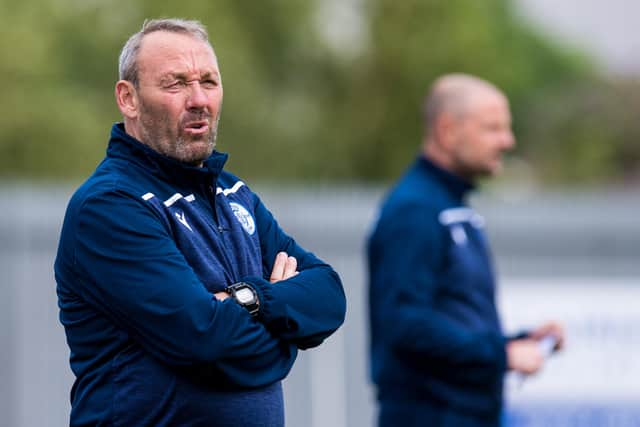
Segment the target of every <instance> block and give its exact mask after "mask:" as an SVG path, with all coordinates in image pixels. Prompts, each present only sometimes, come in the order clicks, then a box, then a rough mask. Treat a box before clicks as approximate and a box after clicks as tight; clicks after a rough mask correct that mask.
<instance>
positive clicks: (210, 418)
mask: <svg viewBox="0 0 640 427" xmlns="http://www.w3.org/2000/svg"><path fill="white" fill-rule="evenodd" d="M115 94H116V101H117V104H118V107H119V109H120V112H121V113H122V115H123V117H124V123H117V124H115V125H114V126H113V128H112V130H111V139H110V141H109V147H108V150H107V156H106V158H105V159H104V161H103V162H102V163H101V164H100V165H99V166H98V168H97V170H96V171H95V173H94V174H93V175H92V176H91V177H90V178H89V179H88V180H87V181H86V182H85V183H84V184H83V185H82V186H81V187H80V189H78V191H77V192H76V193H75V194H74V195H73V197H72V199H71V201H70V203H69V206H68V208H67V212H66V216H65V220H64V225H63V228H62V234H61V237H60V245H59V249H58V256H57V259H56V262H55V275H56V280H57V284H58V286H57V293H58V301H59V307H60V320H61V322H62V324H63V325H64V327H65V332H66V335H67V341H68V344H69V347H70V349H71V369H72V371H73V373H74V374H75V376H76V381H75V383H74V385H73V388H72V390H71V406H72V409H71V425H72V426H96V425H122V426H131V427H133V426H155V427H157V426H194V427H195V426H202V427H211V426H244V427H249V426H271V427H281V426H283V425H284V410H283V395H282V387H281V383H280V381H281V380H282V379H283V378H284V377H285V376H286V375H287V374H288V372H289V370H290V369H291V367H292V365H293V363H294V361H295V359H296V355H297V351H298V349H306V348H310V347H315V346H317V345H319V344H320V343H321V342H322V341H323V340H324V339H325V338H327V337H328V336H329V335H330V334H331V333H333V332H334V331H335V330H336V329H337V328H338V327H339V326H340V324H341V323H342V322H343V320H344V315H345V296H344V292H343V289H342V284H341V282H340V279H339V277H338V275H337V274H336V273H335V271H334V270H333V269H332V268H331V267H330V266H329V265H327V264H325V263H324V262H322V261H321V260H319V259H318V258H316V257H315V256H314V255H313V254H311V253H310V252H307V251H305V250H304V249H302V248H301V247H300V246H298V245H297V244H296V242H295V241H294V240H293V239H292V238H291V237H289V236H288V235H286V234H285V233H284V232H283V231H282V230H281V229H280V227H279V226H278V224H277V223H276V221H275V219H274V218H273V216H272V215H271V213H270V212H269V211H268V210H267V208H266V207H265V206H264V205H263V204H262V202H261V201H260V199H259V198H258V196H257V195H256V194H255V193H253V192H252V191H251V190H250V189H249V188H248V187H247V186H246V185H245V184H244V183H243V182H242V181H240V180H239V179H238V178H237V177H235V176H233V175H231V174H230V173H228V172H226V171H224V170H223V165H224V163H225V161H226V159H227V155H225V154H221V153H219V152H217V151H214V147H215V137H216V132H217V125H218V118H219V117H220V109H221V105H222V82H221V76H220V70H219V68H218V63H217V59H216V56H215V53H214V51H213V48H212V47H211V45H210V44H209V41H208V36H207V33H206V30H205V29H204V28H203V27H202V25H201V24H199V23H198V22H195V21H183V20H175V19H167V20H154V21H149V22H146V23H145V24H144V26H143V28H142V30H141V31H140V32H138V33H136V34H134V35H133V36H132V37H131V38H130V39H129V40H128V41H127V43H126V44H125V46H124V48H123V49H122V52H121V55H120V80H119V81H118V82H117V83H116V88H115Z"/></svg>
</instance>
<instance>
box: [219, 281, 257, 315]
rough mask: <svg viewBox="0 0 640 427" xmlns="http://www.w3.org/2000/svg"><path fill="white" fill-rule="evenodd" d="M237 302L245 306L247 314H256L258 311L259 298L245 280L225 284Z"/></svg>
mask: <svg viewBox="0 0 640 427" xmlns="http://www.w3.org/2000/svg"><path fill="white" fill-rule="evenodd" d="M225 292H227V293H228V294H229V295H230V296H231V297H232V298H233V299H235V300H236V302H237V303H238V304H240V305H241V306H242V307H244V308H246V309H247V311H248V312H249V314H251V315H252V316H257V315H258V312H259V311H260V300H259V299H258V293H257V292H256V290H255V289H253V286H252V285H250V284H249V283H246V282H238V283H234V284H233V285H229V286H227V288H226V289H225Z"/></svg>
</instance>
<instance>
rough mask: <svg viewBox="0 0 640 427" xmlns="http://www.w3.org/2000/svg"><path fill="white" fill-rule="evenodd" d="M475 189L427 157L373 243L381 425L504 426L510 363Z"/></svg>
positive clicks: (400, 190)
mask: <svg viewBox="0 0 640 427" xmlns="http://www.w3.org/2000/svg"><path fill="white" fill-rule="evenodd" d="M470 189H471V186H470V185H469V184H467V183H466V182H464V181H462V180H461V179H459V178H458V177H456V176H454V175H452V174H450V173H448V172H446V171H444V170H442V169H440V168H438V167H436V166H435V165H434V164H433V163H431V162H430V161H429V160H427V159H425V158H422V157H420V158H419V159H418V160H417V161H416V162H415V163H414V164H413V165H412V166H411V167H410V168H409V170H408V171H407V172H406V173H405V175H404V176H403V177H402V178H401V179H400V180H399V182H398V183H397V184H396V186H395V187H394V188H393V189H392V190H391V191H390V193H389V194H388V196H387V198H386V200H385V202H384V204H383V206H382V209H381V212H380V217H379V219H378V222H377V224H376V226H375V229H374V231H373V233H372V235H371V236H370V240H369V245H368V258H369V276H370V288H369V290H370V293H369V308H370V310H369V313H370V323H371V340H370V342H371V371H372V378H373V381H374V383H375V385H376V387H377V393H378V400H379V404H380V418H379V423H380V426H384V427H391V426H403V427H412V426H433V427H438V426H455V427H465V426H469V427H471V426H496V425H498V424H499V417H500V409H501V404H502V382H503V375H504V372H505V369H506V354H505V338H504V337H503V334H502V331H501V327H500V322H499V320H498V315H497V312H496V306H495V302H494V299H495V298H494V274H493V271H492V267H491V260H490V256H489V250H488V247H487V242H486V240H485V237H484V233H483V230H482V228H483V221H482V218H481V217H480V216H478V215H477V214H476V213H474V211H473V210H471V209H470V208H468V207H467V206H466V204H465V201H464V198H465V195H466V194H467V192H468V191H469V190H470Z"/></svg>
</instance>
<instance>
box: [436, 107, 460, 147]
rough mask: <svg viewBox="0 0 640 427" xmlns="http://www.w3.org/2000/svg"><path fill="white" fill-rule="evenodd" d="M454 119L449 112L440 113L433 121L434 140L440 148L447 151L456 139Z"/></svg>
mask: <svg viewBox="0 0 640 427" xmlns="http://www.w3.org/2000/svg"><path fill="white" fill-rule="evenodd" d="M457 130H458V129H457V123H456V118H455V117H454V116H453V114H451V113H449V112H446V111H445V112H442V113H441V114H440V115H438V117H437V118H436V120H435V129H434V134H435V140H436V141H438V143H439V144H440V145H441V146H442V148H445V149H449V148H451V145H452V144H454V143H455V141H456V139H457V135H456V133H457Z"/></svg>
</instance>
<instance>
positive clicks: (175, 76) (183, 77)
mask: <svg viewBox="0 0 640 427" xmlns="http://www.w3.org/2000/svg"><path fill="white" fill-rule="evenodd" d="M188 74H190V73H181V72H177V73H167V74H165V75H164V76H162V78H161V81H162V82H166V81H171V80H180V81H187V80H188ZM200 78H201V79H209V78H220V73H219V72H218V71H216V70H210V71H205V72H203V73H202V74H201V75H200Z"/></svg>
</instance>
